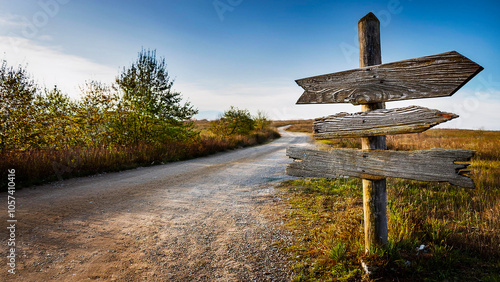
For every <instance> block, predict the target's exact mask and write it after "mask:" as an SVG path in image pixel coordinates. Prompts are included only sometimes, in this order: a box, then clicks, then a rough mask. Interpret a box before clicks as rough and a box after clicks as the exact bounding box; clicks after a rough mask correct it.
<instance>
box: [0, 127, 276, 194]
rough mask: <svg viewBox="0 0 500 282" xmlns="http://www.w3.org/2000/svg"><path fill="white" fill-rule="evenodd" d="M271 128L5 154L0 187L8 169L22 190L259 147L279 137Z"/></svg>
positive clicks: (1, 155)
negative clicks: (157, 141) (247, 132)
mask: <svg viewBox="0 0 500 282" xmlns="http://www.w3.org/2000/svg"><path fill="white" fill-rule="evenodd" d="M278 137H279V134H278V132H276V131H275V130H273V129H265V130H261V131H254V132H253V133H252V134H250V135H249V136H241V135H235V136H230V137H224V138H223V137H219V136H213V135H206V134H201V135H200V137H199V138H195V139H192V140H188V141H186V142H170V143H162V144H156V145H149V144H140V145H136V146H113V147H89V148H84V147H73V148H67V149H57V150H56V149H50V150H26V151H5V152H3V153H1V154H0V158H1V159H2V162H0V171H1V179H0V188H1V190H4V191H5V190H6V189H7V170H8V169H12V168H14V169H15V170H16V186H17V187H23V186H29V185H35V184H41V183H44V182H49V181H55V180H58V179H67V178H71V177H76V176H84V175H91V174H96V173H103V172H110V171H119V170H123V169H129V168H134V167H138V166H149V165H155V164H162V163H166V162H172V161H178V160H185V159H191V158H195V157H200V156H205V155H209V154H213V153H216V152H220V151H225V150H230V149H235V148H239V147H246V146H253V145H256V144H262V143H264V142H267V141H268V140H272V139H275V138H278Z"/></svg>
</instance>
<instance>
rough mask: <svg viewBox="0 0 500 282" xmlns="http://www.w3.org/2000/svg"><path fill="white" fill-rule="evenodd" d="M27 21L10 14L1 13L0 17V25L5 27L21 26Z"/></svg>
mask: <svg viewBox="0 0 500 282" xmlns="http://www.w3.org/2000/svg"><path fill="white" fill-rule="evenodd" d="M27 24H28V23H27V22H26V21H25V20H23V17H21V16H18V15H12V14H3V15H1V17H0V26H3V27H5V28H22V27H25V26H26V25H27Z"/></svg>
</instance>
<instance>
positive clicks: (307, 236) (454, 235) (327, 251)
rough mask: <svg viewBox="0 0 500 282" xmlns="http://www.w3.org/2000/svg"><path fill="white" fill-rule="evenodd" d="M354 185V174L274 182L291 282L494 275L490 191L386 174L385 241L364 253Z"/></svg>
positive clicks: (499, 268)
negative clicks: (279, 192) (289, 237)
mask: <svg viewBox="0 0 500 282" xmlns="http://www.w3.org/2000/svg"><path fill="white" fill-rule="evenodd" d="M361 186H362V184H361V181H360V180H359V179H337V180H328V179H310V180H303V179H299V180H294V181H288V182H285V183H283V184H282V186H281V188H282V189H283V190H285V191H286V192H287V193H286V194H287V202H288V204H289V205H290V207H291V209H290V211H289V212H288V213H287V214H286V215H285V221H286V223H287V228H289V229H290V230H292V231H293V233H294V234H295V236H294V242H293V244H292V245H291V246H290V247H289V252H291V253H292V259H293V269H294V271H295V273H296V275H297V278H296V281H358V280H362V279H367V280H378V279H382V281H385V280H389V281H391V280H394V281H397V280H399V281H443V280H449V281H499V280H500V275H499V273H500V264H499V259H500V252H499V243H500V238H499V236H498V234H499V233H500V228H499V226H498V214H495V215H493V214H492V212H494V209H496V211H498V208H497V207H498V206H499V204H500V195H499V193H498V189H495V191H489V193H488V198H484V197H483V198H482V197H481V191H478V190H480V189H475V190H474V189H463V188H458V187H454V186H451V185H447V184H430V183H425V182H417V181H407V180H399V179H395V180H392V179H391V180H389V181H388V206H387V210H388V218H389V221H388V225H389V244H388V246H386V247H385V248H379V249H373V250H371V251H370V253H369V254H366V253H365V251H364V230H363V207H362V192H361V191H362V189H361ZM478 194H479V195H478ZM483 196H484V195H483ZM491 217H493V218H491ZM362 262H364V263H366V264H367V265H368V266H369V268H370V270H371V271H372V274H371V275H370V276H368V275H366V274H365V271H364V270H363V267H362Z"/></svg>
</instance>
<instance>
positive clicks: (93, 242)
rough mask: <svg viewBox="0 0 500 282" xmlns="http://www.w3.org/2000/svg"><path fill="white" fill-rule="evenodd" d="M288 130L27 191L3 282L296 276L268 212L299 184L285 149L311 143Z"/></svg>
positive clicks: (20, 202)
mask: <svg viewBox="0 0 500 282" xmlns="http://www.w3.org/2000/svg"><path fill="white" fill-rule="evenodd" d="M281 133H282V138H280V139H278V140H276V141H274V142H271V143H269V144H266V145H262V146H258V147H252V148H246V149H239V150H235V151H231V152H225V153H219V154H217V155H213V156H210V157H204V158H199V159H194V160H189V161H183V162H177V163H170V164H166V165H160V166H154V167H147V168H138V169H133V170H129V171H124V172H119V173H110V174H104V175H98V176H93V177H86V178H78V179H71V180H66V181H62V182H57V183H53V184H49V185H44V186H38V187H34V188H27V189H23V190H19V191H17V192H16V194H15V196H16V201H17V207H16V218H17V220H18V222H17V223H16V231H15V233H16V238H15V240H16V252H15V253H16V269H15V272H16V274H10V273H8V272H7V270H8V269H9V267H8V266H7V265H6V264H5V263H4V264H3V267H2V269H3V271H2V273H1V274H0V280H2V281H51V280H56V281H82V280H89V279H91V280H105V281H288V280H290V278H291V274H290V272H289V270H288V268H287V267H288V266H287V257H286V255H285V254H284V253H283V252H280V249H281V248H282V246H283V244H286V240H287V236H286V234H285V233H284V231H280V222H279V220H276V218H274V219H273V217H272V216H269V214H271V213H266V212H265V211H266V209H267V208H268V207H271V206H273V205H276V204H277V202H279V192H277V191H276V190H274V187H275V185H277V184H278V183H279V182H280V181H282V180H284V179H288V178H289V177H287V176H285V175H284V173H285V166H286V164H287V163H289V162H291V160H289V159H288V158H287V157H286V156H285V148H286V147H288V146H289V145H291V144H294V145H297V144H305V143H307V142H308V140H309V139H308V137H307V136H306V135H302V134H297V133H289V132H284V131H281ZM1 196H2V199H5V201H4V205H3V207H4V212H2V213H1V216H0V222H2V226H4V227H3V228H2V232H1V233H0V234H1V246H2V250H3V251H2V254H4V255H3V261H4V262H6V261H7V259H6V256H7V254H8V250H9V248H10V247H7V244H8V240H7V239H8V236H9V233H8V231H9V230H8V229H7V228H6V227H7V226H9V224H8V223H7V220H8V218H7V203H6V202H7V193H2V194H1ZM266 214H267V215H266Z"/></svg>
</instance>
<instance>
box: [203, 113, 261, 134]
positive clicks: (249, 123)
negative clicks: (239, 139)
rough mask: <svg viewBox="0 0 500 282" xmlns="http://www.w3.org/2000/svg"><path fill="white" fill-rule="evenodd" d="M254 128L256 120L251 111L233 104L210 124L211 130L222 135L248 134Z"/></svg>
mask: <svg viewBox="0 0 500 282" xmlns="http://www.w3.org/2000/svg"><path fill="white" fill-rule="evenodd" d="M254 129H255V121H254V120H253V119H252V116H251V115H250V112H249V111H248V110H240V109H238V108H236V107H233V106H231V108H230V109H229V110H227V111H225V112H224V114H223V115H222V116H221V117H220V118H219V119H218V120H215V121H213V122H211V125H210V131H212V132H213V133H214V134H216V135H220V136H230V135H248V134H250V132H251V131H252V130H254Z"/></svg>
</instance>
